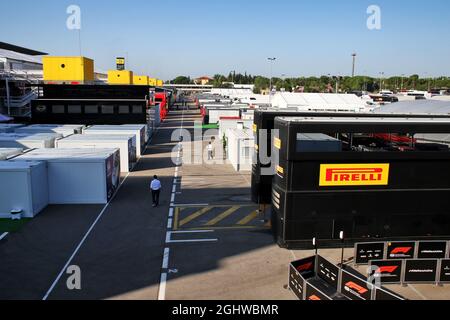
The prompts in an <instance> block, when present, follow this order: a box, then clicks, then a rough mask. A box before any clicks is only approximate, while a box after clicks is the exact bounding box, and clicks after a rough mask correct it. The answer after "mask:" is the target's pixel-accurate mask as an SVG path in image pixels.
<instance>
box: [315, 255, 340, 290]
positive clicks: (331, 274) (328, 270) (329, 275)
mask: <svg viewBox="0 0 450 320" xmlns="http://www.w3.org/2000/svg"><path fill="white" fill-rule="evenodd" d="M317 265H318V267H317V276H318V277H319V278H320V279H322V280H323V281H325V282H326V283H327V284H329V285H330V286H331V287H333V288H334V289H335V290H337V289H338V287H339V267H337V266H336V265H334V264H332V263H331V262H329V261H327V260H326V259H324V258H323V257H321V256H319V257H318V259H317Z"/></svg>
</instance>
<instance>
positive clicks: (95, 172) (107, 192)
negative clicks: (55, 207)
mask: <svg viewBox="0 0 450 320" xmlns="http://www.w3.org/2000/svg"><path fill="white" fill-rule="evenodd" d="M24 160H26V161H45V162H46V163H47V172H48V187H49V189H48V190H49V204H106V203H108V201H109V200H111V198H112V196H113V195H114V193H115V192H116V190H117V188H118V186H119V183H120V150H119V149H36V150H32V151H30V152H28V153H26V154H23V155H21V156H18V157H16V158H14V160H13V161H24Z"/></svg>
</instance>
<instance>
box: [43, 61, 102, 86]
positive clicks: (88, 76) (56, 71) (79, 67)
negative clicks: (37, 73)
mask: <svg viewBox="0 0 450 320" xmlns="http://www.w3.org/2000/svg"><path fill="white" fill-rule="evenodd" d="M42 63H43V70H44V81H46V82H52V81H54V82H75V84H78V83H86V82H90V81H94V80H95V76H94V60H92V59H89V58H86V57H54V56H46V57H43V58H42Z"/></svg>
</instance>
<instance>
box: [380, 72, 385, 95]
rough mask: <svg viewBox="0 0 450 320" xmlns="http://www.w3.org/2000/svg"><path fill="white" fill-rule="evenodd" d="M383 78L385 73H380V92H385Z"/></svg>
mask: <svg viewBox="0 0 450 320" xmlns="http://www.w3.org/2000/svg"><path fill="white" fill-rule="evenodd" d="M383 77H384V72H380V92H381V91H383Z"/></svg>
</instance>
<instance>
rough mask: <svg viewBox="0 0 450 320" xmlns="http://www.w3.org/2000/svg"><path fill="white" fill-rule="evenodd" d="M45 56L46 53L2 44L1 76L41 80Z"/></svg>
mask: <svg viewBox="0 0 450 320" xmlns="http://www.w3.org/2000/svg"><path fill="white" fill-rule="evenodd" d="M45 55H47V54H46V53H44V52H39V51H35V50H31V49H26V48H23V47H19V46H15V45H12V44H9V43H5V42H0V74H1V75H2V76H3V77H5V76H6V75H8V76H9V77H10V78H20V79H31V80H41V79H42V56H45Z"/></svg>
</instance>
